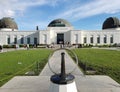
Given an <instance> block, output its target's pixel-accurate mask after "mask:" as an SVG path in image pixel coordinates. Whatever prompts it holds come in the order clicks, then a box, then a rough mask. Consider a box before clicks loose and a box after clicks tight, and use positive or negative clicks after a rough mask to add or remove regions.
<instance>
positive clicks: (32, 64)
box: [0, 49, 51, 86]
mask: <svg viewBox="0 0 120 92" xmlns="http://www.w3.org/2000/svg"><path fill="white" fill-rule="evenodd" d="M50 52H51V50H48V49H36V50H19V51H12V52H6V53H0V86H1V85H3V84H4V83H5V82H6V81H8V80H9V79H11V78H12V77H14V76H16V75H24V74H25V73H26V72H27V71H34V72H35V73H36V74H38V73H37V72H38V70H39V72H40V71H41V70H42V69H43V67H44V65H45V64H46V62H47V59H48V56H49V54H50ZM37 69H38V70H37Z"/></svg>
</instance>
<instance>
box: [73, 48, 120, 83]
mask: <svg viewBox="0 0 120 92" xmlns="http://www.w3.org/2000/svg"><path fill="white" fill-rule="evenodd" d="M73 51H74V52H75V53H76V54H77V56H78V59H79V65H80V66H81V67H82V68H83V70H84V71H85V70H88V69H92V70H95V71H96V74H105V75H108V76H110V77H112V78H113V79H114V80H116V81H117V82H119V83H120V51H113V50H102V49H73Z"/></svg>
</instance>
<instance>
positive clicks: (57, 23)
mask: <svg viewBox="0 0 120 92" xmlns="http://www.w3.org/2000/svg"><path fill="white" fill-rule="evenodd" d="M48 27H72V25H71V24H70V23H69V22H68V21H66V20H64V19H55V20H53V21H52V22H50V23H49V25H48Z"/></svg>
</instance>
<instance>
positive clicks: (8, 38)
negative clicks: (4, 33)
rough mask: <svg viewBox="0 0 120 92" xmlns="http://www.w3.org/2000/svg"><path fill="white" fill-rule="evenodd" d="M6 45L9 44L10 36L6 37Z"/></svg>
mask: <svg viewBox="0 0 120 92" xmlns="http://www.w3.org/2000/svg"><path fill="white" fill-rule="evenodd" d="M7 44H10V36H8V37H7Z"/></svg>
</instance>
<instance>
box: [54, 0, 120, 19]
mask: <svg viewBox="0 0 120 92" xmlns="http://www.w3.org/2000/svg"><path fill="white" fill-rule="evenodd" d="M119 12H120V1H119V0H92V1H91V2H88V3H84V4H78V5H77V6H76V5H72V8H71V7H70V9H69V10H65V11H62V13H60V14H57V15H56V16H54V17H56V18H57V17H61V18H66V19H70V20H73V21H75V20H78V19H82V18H86V17H90V16H94V15H99V14H114V13H119Z"/></svg>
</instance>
